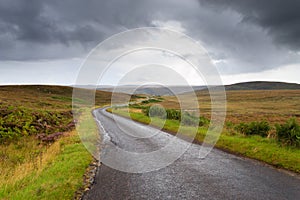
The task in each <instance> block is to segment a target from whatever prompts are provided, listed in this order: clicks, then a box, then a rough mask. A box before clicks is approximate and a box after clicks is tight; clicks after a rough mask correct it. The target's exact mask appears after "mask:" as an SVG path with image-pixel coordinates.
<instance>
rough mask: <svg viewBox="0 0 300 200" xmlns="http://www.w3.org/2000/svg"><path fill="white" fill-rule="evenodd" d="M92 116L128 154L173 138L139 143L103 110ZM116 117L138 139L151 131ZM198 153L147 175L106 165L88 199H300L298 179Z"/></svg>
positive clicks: (191, 152)
mask: <svg viewBox="0 0 300 200" xmlns="http://www.w3.org/2000/svg"><path fill="white" fill-rule="evenodd" d="M94 114H95V115H96V119H97V120H100V121H101V124H102V126H103V128H104V129H105V131H106V132H107V134H108V135H109V140H110V142H112V143H113V144H114V145H117V146H118V147H120V148H122V149H125V150H127V151H138V152H149V151H153V150H157V149H159V148H161V146H162V145H164V144H165V142H166V141H167V140H161V138H169V137H170V136H169V134H168V133H164V132H159V135H156V136H154V137H153V138H154V139H153V138H145V139H136V138H134V137H131V136H129V135H128V134H126V133H124V129H122V130H121V129H120V128H119V127H118V126H116V124H115V121H114V119H113V118H112V114H110V113H107V112H105V111H104V110H103V109H99V110H96V111H95V113H94ZM115 117H116V118H115V119H116V120H118V122H122V124H126V125H127V126H128V130H130V131H132V132H135V131H136V132H138V133H136V134H138V135H143V134H145V135H147V134H149V132H152V131H153V130H151V128H148V127H146V126H144V125H141V124H139V123H135V122H132V121H131V120H128V119H125V118H122V117H118V116H115ZM102 131H103V130H102ZM155 137H157V138H159V140H158V139H155ZM161 141H163V142H161ZM105 148H106V147H105V145H104V148H103V150H102V151H104V152H105V150H106V149H105ZM199 149H200V146H199V145H197V144H193V145H192V146H191V147H190V148H189V149H188V150H187V151H186V152H185V153H184V154H183V155H182V156H181V157H180V158H179V159H177V160H176V161H175V162H173V163H172V164H171V165H169V166H167V167H165V168H162V169H159V170H156V171H152V172H147V173H126V172H122V171H119V170H115V169H113V168H110V167H108V166H106V165H105V164H102V165H101V166H100V167H99V170H98V173H97V175H96V179H95V184H94V185H93V187H92V188H91V190H90V191H89V192H88V193H87V195H86V196H85V197H84V199H105V200H108V199H116V200H121V199H139V200H140V199H172V200H173V199H180V200H182V199H243V200H246V199H251V200H252V199H264V200H265V199H300V178H299V175H295V174H293V173H287V172H285V171H283V170H277V169H274V168H272V167H269V166H267V165H265V164H262V163H260V162H257V161H254V160H251V159H246V158H242V157H238V156H235V155H231V154H228V153H225V152H223V151H220V150H216V149H213V150H212V151H211V153H210V154H209V155H208V156H207V157H206V158H205V159H199V158H198V154H199V153H198V152H199ZM299 159H300V158H299ZM122 162H124V161H122Z"/></svg>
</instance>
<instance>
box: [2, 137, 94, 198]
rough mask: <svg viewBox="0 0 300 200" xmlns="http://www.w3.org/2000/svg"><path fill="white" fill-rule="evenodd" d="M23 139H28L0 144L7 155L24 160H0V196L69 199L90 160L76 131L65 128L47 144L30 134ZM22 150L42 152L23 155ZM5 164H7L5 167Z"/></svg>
mask: <svg viewBox="0 0 300 200" xmlns="http://www.w3.org/2000/svg"><path fill="white" fill-rule="evenodd" d="M23 140H28V141H22V143H23V144H24V145H23V146H22V145H21V143H20V144H11V145H10V146H1V148H2V150H4V151H5V152H6V153H8V154H6V155H13V156H14V157H16V158H17V157H19V158H22V157H23V161H22V162H19V163H13V162H1V182H0V199H72V198H73V197H74V193H75V191H76V190H78V188H80V187H81V186H82V184H83V181H82V180H83V175H84V173H85V170H86V168H87V167H88V165H89V164H90V163H91V162H92V156H91V155H90V154H89V153H88V152H87V150H86V149H85V148H84V146H83V145H82V144H81V140H80V139H79V137H78V135H77V133H76V132H75V131H72V132H68V133H66V134H65V136H64V137H62V138H61V139H59V140H58V141H56V142H54V143H53V144H52V145H50V146H47V147H41V146H40V145H39V143H38V141H37V140H34V139H32V138H23ZM20 145H21V146H20ZM28 145H30V146H31V147H32V148H28ZM24 151H25V152H26V155H34V154H36V153H37V152H38V154H39V155H41V156H27V157H26V156H25V153H22V152H24ZM22 154H24V155H22ZM9 160H14V159H9ZM8 165H10V168H8V169H5V167H8ZM2 167H3V168H2ZM11 167H12V168H13V169H12V168H11Z"/></svg>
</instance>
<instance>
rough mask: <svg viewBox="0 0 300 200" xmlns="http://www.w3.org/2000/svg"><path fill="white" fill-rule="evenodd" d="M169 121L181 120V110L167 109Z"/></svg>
mask: <svg viewBox="0 0 300 200" xmlns="http://www.w3.org/2000/svg"><path fill="white" fill-rule="evenodd" d="M166 111H167V119H174V120H181V112H180V111H179V110H174V109H167V110H166Z"/></svg>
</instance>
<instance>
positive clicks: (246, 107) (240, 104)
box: [160, 90, 300, 124]
mask: <svg viewBox="0 0 300 200" xmlns="http://www.w3.org/2000/svg"><path fill="white" fill-rule="evenodd" d="M226 96H227V113H226V121H227V122H232V123H241V122H251V121H257V120H267V121H269V122H270V123H271V124H275V123H282V122H285V121H286V120H287V119H289V118H291V117H296V118H297V119H298V120H299V122H300V90H235V91H227V92H226ZM197 97H198V99H199V107H200V113H201V115H203V116H205V117H208V118H209V117H210V110H211V102H210V101H211V99H210V97H209V93H208V92H207V91H198V92H197ZM164 99H165V101H163V102H161V103H160V104H161V105H163V106H164V107H166V108H175V109H179V104H178V103H177V98H176V97H172V96H170V97H169V96H165V97H164ZM183 99H184V101H185V102H187V103H188V102H189V100H190V99H191V98H190V94H184V95H183ZM190 109H196V108H192V107H191V108H190Z"/></svg>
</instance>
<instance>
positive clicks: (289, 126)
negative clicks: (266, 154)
mask: <svg viewBox="0 0 300 200" xmlns="http://www.w3.org/2000/svg"><path fill="white" fill-rule="evenodd" d="M276 137H277V140H278V141H279V142H280V143H281V144H284V145H290V146H295V147H300V126H299V124H298V123H297V121H296V119H295V118H291V119H289V120H288V121H287V122H286V123H285V124H276Z"/></svg>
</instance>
